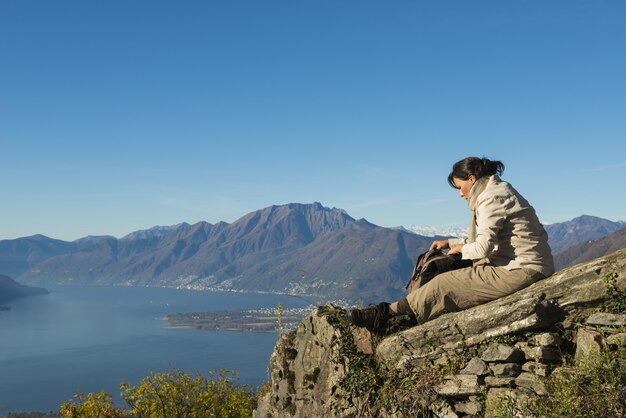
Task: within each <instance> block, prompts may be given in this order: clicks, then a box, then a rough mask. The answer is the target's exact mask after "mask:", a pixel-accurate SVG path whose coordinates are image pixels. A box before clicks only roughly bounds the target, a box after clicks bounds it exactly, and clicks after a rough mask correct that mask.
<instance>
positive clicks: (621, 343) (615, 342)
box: [605, 332, 626, 348]
mask: <svg viewBox="0 0 626 418" xmlns="http://www.w3.org/2000/svg"><path fill="white" fill-rule="evenodd" d="M605 342H606V345H608V346H614V347H615V348H624V347H626V333H623V332H621V333H619V334H613V335H609V336H608V337H607V338H606V341H605Z"/></svg>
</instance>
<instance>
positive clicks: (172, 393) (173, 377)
mask: <svg viewBox="0 0 626 418" xmlns="http://www.w3.org/2000/svg"><path fill="white" fill-rule="evenodd" d="M215 374H216V373H215V372H212V373H211V377H213V378H212V379H208V378H206V377H205V376H202V375H200V374H196V375H195V376H191V375H189V374H187V373H185V372H183V371H177V372H167V373H156V374H155V373H151V374H150V376H148V377H146V378H144V379H143V380H142V381H141V382H140V383H139V385H138V386H137V387H135V386H131V385H129V384H128V383H122V384H121V386H120V389H121V391H122V392H121V396H122V398H123V399H124V401H126V403H127V404H128V406H129V407H130V408H131V409H130V410H124V409H120V408H116V407H114V406H113V405H112V398H111V396H110V395H108V394H107V393H106V392H100V393H98V394H93V393H90V394H88V395H82V394H78V395H76V396H75V397H74V398H75V400H74V401H70V402H66V403H64V404H63V405H61V416H62V417H63V418H83V417H89V418H121V417H137V418H170V417H181V418H182V417H190V418H191V417H214V418H222V417H229V418H237V417H251V416H252V410H253V409H254V407H255V404H256V396H255V394H254V392H253V391H252V390H250V388H249V386H248V385H242V386H240V385H237V384H235V382H234V377H235V375H236V373H235V372H229V371H227V370H221V371H220V372H219V373H218V374H217V376H215Z"/></svg>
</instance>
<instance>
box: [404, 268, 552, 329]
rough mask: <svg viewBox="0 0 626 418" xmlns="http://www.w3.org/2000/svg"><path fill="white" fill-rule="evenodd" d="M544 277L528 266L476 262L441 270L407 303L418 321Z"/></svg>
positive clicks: (500, 295) (494, 297)
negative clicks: (526, 267)
mask: <svg viewBox="0 0 626 418" xmlns="http://www.w3.org/2000/svg"><path fill="white" fill-rule="evenodd" d="M543 278H545V276H544V275H543V274H541V273H539V272H537V271H534V270H530V269H515V270H507V269H505V268H504V267H495V266H492V265H490V264H476V265H474V266H472V267H467V268H463V269H459V270H453V271H449V272H446V273H442V274H440V275H438V276H436V277H435V278H433V279H432V280H431V281H430V282H428V283H426V284H425V285H424V286H422V287H420V288H419V289H416V290H414V291H413V292H411V293H409V294H408V295H407V297H406V299H407V302H408V304H409V306H410V308H411V310H412V311H413V313H415V315H416V316H417V321H418V322H419V323H424V322H426V321H429V320H431V319H435V318H436V317H438V316H440V315H442V314H444V313H446V312H457V311H461V310H463V309H467V308H471V307H472V306H476V305H480V304H483V303H486V302H490V301H492V300H495V299H498V298H501V297H503V296H507V295H510V294H511V293H515V292H516V291H518V290H520V289H523V288H525V287H527V286H529V285H531V284H532V283H534V282H536V281H538V280H541V279H543Z"/></svg>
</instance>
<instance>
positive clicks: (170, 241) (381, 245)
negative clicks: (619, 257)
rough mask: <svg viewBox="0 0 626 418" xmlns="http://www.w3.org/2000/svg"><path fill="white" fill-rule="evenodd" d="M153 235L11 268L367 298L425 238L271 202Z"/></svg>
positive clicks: (403, 274) (396, 279)
mask: <svg viewBox="0 0 626 418" xmlns="http://www.w3.org/2000/svg"><path fill="white" fill-rule="evenodd" d="M154 232H157V233H141V234H134V235H130V236H127V237H125V238H122V239H116V238H113V237H106V236H105V237H92V238H91V239H89V240H79V241H75V242H73V243H67V245H66V246H65V247H63V250H59V251H57V252H56V253H51V254H49V257H48V258H46V259H43V260H41V261H39V262H31V261H29V260H28V259H26V258H25V257H24V254H25V252H22V253H18V254H16V255H15V257H16V258H19V256H22V263H21V264H17V267H19V271H18V268H17V267H14V268H13V271H18V272H19V273H20V274H19V276H18V277H19V279H20V280H21V281H22V282H24V283H31V284H48V283H55V284H87V285H93V284H99V285H104V284H107V285H141V286H169V287H179V288H191V289H220V290H237V291H270V292H281V293H284V292H286V293H293V294H299V295H313V296H315V297H316V298H321V299H327V300H330V299H332V300H338V299H350V300H356V301H369V300H375V299H376V298H378V297H381V296H382V297H388V298H393V297H396V296H397V295H398V294H399V292H401V291H402V290H403V288H404V283H405V281H406V280H407V278H408V275H409V274H410V271H411V268H412V267H413V263H414V260H415V257H416V255H417V254H418V253H419V252H420V251H424V250H425V249H426V248H427V247H428V246H429V245H430V242H431V239H430V238H426V237H421V236H417V235H414V234H410V233H407V232H402V231H398V230H392V229H388V228H382V227H379V226H376V225H373V224H371V223H369V222H367V221H365V220H355V219H353V218H352V217H350V216H349V215H348V214H347V213H345V211H343V210H341V209H335V208H333V209H330V208H326V207H323V206H322V205H320V204H319V203H314V204H310V205H305V204H288V205H282V206H271V207H268V208H264V209H262V210H258V211H255V212H252V213H249V214H247V215H245V216H243V217H242V218H240V219H239V220H237V221H235V222H233V223H232V224H227V223H225V222H221V223H218V224H215V225H213V224H209V223H206V222H200V223H197V224H194V225H187V224H181V226H180V227H179V228H171V229H169V230H167V231H164V230H158V231H154ZM2 267H3V265H2V263H0V268H2ZM0 271H2V270H0Z"/></svg>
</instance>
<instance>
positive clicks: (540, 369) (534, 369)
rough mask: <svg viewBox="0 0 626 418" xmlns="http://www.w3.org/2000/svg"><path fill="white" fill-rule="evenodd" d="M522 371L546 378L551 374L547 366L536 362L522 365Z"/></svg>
mask: <svg viewBox="0 0 626 418" xmlns="http://www.w3.org/2000/svg"><path fill="white" fill-rule="evenodd" d="M522 371H524V372H528V373H532V374H536V375H537V376H542V377H546V376H548V375H549V374H550V369H549V368H548V366H547V365H546V364H543V363H538V362H536V361H528V362H526V363H524V364H523V365H522Z"/></svg>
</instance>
